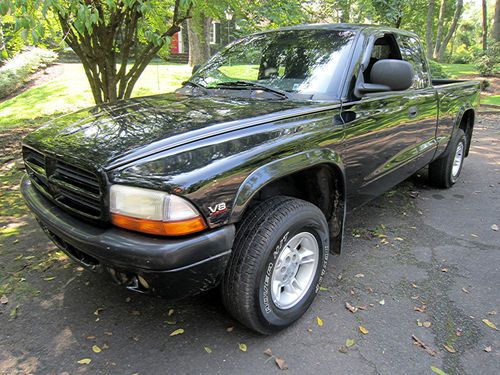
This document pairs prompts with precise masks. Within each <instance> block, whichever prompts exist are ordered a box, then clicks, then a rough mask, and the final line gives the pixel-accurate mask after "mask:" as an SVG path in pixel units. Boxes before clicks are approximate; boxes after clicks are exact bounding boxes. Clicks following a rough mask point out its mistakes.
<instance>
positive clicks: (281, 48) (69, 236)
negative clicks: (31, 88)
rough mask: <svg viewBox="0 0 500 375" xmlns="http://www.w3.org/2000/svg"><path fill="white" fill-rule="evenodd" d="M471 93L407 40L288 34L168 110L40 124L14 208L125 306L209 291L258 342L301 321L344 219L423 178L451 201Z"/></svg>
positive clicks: (277, 35)
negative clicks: (119, 291)
mask: <svg viewBox="0 0 500 375" xmlns="http://www.w3.org/2000/svg"><path fill="white" fill-rule="evenodd" d="M479 95H480V86H479V83H478V82H465V81H457V80H434V79H432V77H431V75H430V73H429V65H428V62H427V60H426V57H425V54H424V51H423V49H422V46H421V44H420V42H419V40H418V37H417V36H416V35H415V34H412V33H410V32H406V31H402V30H398V29H391V28H386V27H381V26H370V25H350V24H331V25H329V24H322V25H302V26H296V27H290V28H282V29H277V30H273V31H268V32H262V33H257V34H254V35H250V36H247V37H244V38H242V39H239V40H237V41H235V42H233V43H232V44H230V45H229V46H227V47H226V48H225V49H223V50H222V51H221V52H219V53H218V54H216V55H214V56H213V57H212V58H211V59H210V60H209V61H208V62H207V63H206V64H204V65H203V66H201V67H199V68H198V69H197V70H194V72H193V75H192V77H191V78H190V79H189V80H188V81H186V82H185V83H184V84H183V87H181V88H180V89H178V90H177V91H176V92H174V93H167V94H161V95H154V96H148V97H140V98H135V99H129V100H123V101H119V102H117V103H114V104H105V105H99V106H96V107H92V108H89V109H84V110H80V111H77V112H75V113H72V114H68V115H64V116H62V117H59V118H55V119H53V120H51V121H49V123H47V124H45V125H44V126H42V127H41V128H39V129H38V130H36V131H34V132H32V133H31V134H29V135H28V136H26V138H25V139H24V140H23V158H24V162H25V167H26V171H27V174H26V175H25V176H24V177H23V179H22V182H21V191H22V193H23V196H24V199H25V200H26V203H27V205H28V206H29V208H30V209H31V211H32V212H33V213H34V215H35V216H36V218H37V220H38V222H39V223H40V226H41V227H42V228H43V230H44V231H45V232H46V234H47V235H48V236H49V237H50V239H51V240H52V241H53V242H54V243H55V244H56V245H57V246H58V247H60V248H61V249H62V250H63V251H64V252H65V253H66V254H67V255H68V256H69V257H70V258H72V259H73V260H75V261H76V262H78V263H79V264H81V265H82V266H84V267H85V268H87V269H89V270H94V271H100V272H104V273H106V274H109V275H110V277H111V278H112V279H113V280H114V281H115V282H116V283H118V284H121V285H123V286H124V287H126V288H128V289H129V290H132V291H136V292H140V293H147V294H152V295H160V296H163V297H166V298H173V299H175V298H180V297H184V296H187V295H193V294H196V293H199V292H202V291H206V290H208V289H211V288H215V287H219V290H220V293H221V295H222V301H223V303H224V305H225V307H226V309H227V310H228V311H229V312H230V314H231V315H232V316H233V317H234V318H236V319H237V320H239V321H240V322H241V323H242V324H244V325H246V326H247V327H249V328H250V329H252V330H255V331H257V332H261V333H264V334H269V333H272V332H275V331H278V330H280V329H283V328H285V327H287V326H289V325H290V324H292V323H293V322H294V321H296V320H297V319H298V318H299V317H300V316H301V315H303V314H304V312H305V311H306V310H307V309H308V308H309V306H310V305H311V303H312V301H313V299H314V298H315V296H316V294H317V293H318V290H319V287H320V283H321V281H322V279H323V278H324V275H325V272H326V270H327V261H328V256H329V253H338V252H340V250H341V245H342V235H343V231H344V226H345V217H346V212H350V211H352V210H353V209H354V208H355V207H357V206H359V205H361V204H363V203H364V202H367V201H369V200H370V199H372V198H374V197H376V196H378V195H380V194H381V193H383V192H384V191H386V190H388V189H390V188H391V187H393V186H394V185H396V184H398V183H399V182H401V181H403V180H405V179H406V178H408V177H409V176H411V175H412V174H414V173H415V172H417V171H419V170H420V169H422V168H423V167H426V166H428V171H429V173H428V175H429V179H430V182H431V183H432V184H434V185H435V186H436V187H439V188H449V187H451V186H452V185H453V184H455V183H456V181H457V179H458V178H459V176H460V172H461V169H462V165H463V161H464V158H465V157H467V155H468V153H469V147H470V144H471V137H472V133H473V129H474V118H475V108H476V107H477V106H478V104H479Z"/></svg>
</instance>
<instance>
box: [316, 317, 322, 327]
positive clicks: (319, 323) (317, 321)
mask: <svg viewBox="0 0 500 375" xmlns="http://www.w3.org/2000/svg"><path fill="white" fill-rule="evenodd" d="M316 323H318V326H320V327H323V320H321V318H320V317H319V316H317V317H316Z"/></svg>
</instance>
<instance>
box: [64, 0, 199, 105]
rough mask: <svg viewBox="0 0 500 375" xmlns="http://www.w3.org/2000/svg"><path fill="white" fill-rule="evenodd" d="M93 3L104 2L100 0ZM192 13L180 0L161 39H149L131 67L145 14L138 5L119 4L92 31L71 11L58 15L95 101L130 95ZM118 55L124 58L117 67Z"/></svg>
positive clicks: (121, 58)
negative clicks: (78, 26) (77, 24)
mask: <svg viewBox="0 0 500 375" xmlns="http://www.w3.org/2000/svg"><path fill="white" fill-rule="evenodd" d="M93 4H94V5H95V6H96V7H99V6H100V4H99V2H93ZM100 13H101V14H102V12H100ZM190 13H191V6H189V7H188V8H187V10H186V12H185V13H184V14H181V11H180V0H176V1H175V7H174V15H173V18H172V21H171V24H170V26H169V27H168V29H167V30H166V31H165V32H164V33H163V34H162V35H161V39H160V43H153V42H148V43H146V44H145V45H144V47H143V48H142V50H141V51H139V52H138V53H137V54H136V55H135V56H134V62H133V64H132V67H131V68H130V69H128V65H127V64H128V63H129V58H130V54H131V51H132V49H133V48H134V47H135V46H137V45H138V41H137V38H136V34H137V25H138V20H139V19H140V17H141V16H142V14H141V12H140V8H139V7H138V6H135V7H134V6H131V7H127V8H121V7H117V8H116V10H115V12H114V13H112V14H111V15H110V17H109V20H108V21H104V20H102V19H101V20H99V21H98V22H97V24H95V25H94V27H93V30H92V32H91V33H89V31H88V30H86V29H85V31H83V32H82V31H81V30H80V31H78V29H76V28H75V26H74V23H73V22H72V20H71V19H70V18H69V17H71V16H70V15H68V14H62V13H58V14H57V16H58V18H59V23H60V24H61V27H62V31H63V34H64V35H65V36H66V38H65V41H66V42H67V43H68V45H69V46H70V47H71V48H72V49H73V51H74V52H75V53H76V54H77V55H78V57H79V58H80V60H81V62H82V65H83V68H84V71H85V74H86V76H87V79H88V81H89V85H90V89H91V90H92V95H93V97H94V101H95V103H96V104H102V103H112V102H115V101H117V100H120V99H127V98H130V96H131V95H132V91H133V89H134V86H135V84H136V83H137V80H138V79H139V77H140V76H141V74H142V73H143V72H144V69H146V67H147V65H148V64H149V63H150V62H151V60H152V59H153V58H154V56H155V55H156V54H157V53H158V51H159V50H160V49H161V48H162V47H163V46H164V45H165V43H167V42H168V41H169V40H170V38H169V37H171V36H172V35H174V34H175V33H176V32H178V31H179V30H180V24H181V23H182V22H183V21H184V20H186V19H187V18H188V17H189V16H190ZM118 58H119V59H120V61H119V68H118V69H117V63H118V61H117V59H118ZM127 69H128V71H127Z"/></svg>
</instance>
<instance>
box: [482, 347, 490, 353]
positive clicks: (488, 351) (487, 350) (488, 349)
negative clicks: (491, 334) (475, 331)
mask: <svg viewBox="0 0 500 375" xmlns="http://www.w3.org/2000/svg"><path fill="white" fill-rule="evenodd" d="M484 351H485V352H486V353H491V345H490V346H487V347H485V348H484Z"/></svg>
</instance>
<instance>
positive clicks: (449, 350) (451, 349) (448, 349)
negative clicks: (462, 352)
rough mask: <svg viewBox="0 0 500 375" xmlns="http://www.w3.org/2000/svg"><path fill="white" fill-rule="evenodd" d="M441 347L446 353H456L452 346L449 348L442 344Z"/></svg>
mask: <svg viewBox="0 0 500 375" xmlns="http://www.w3.org/2000/svg"><path fill="white" fill-rule="evenodd" d="M443 347H444V348H445V349H446V351H447V352H449V353H456V352H457V351H456V350H455V348H454V347H453V346H450V345H446V344H444V345H443Z"/></svg>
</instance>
